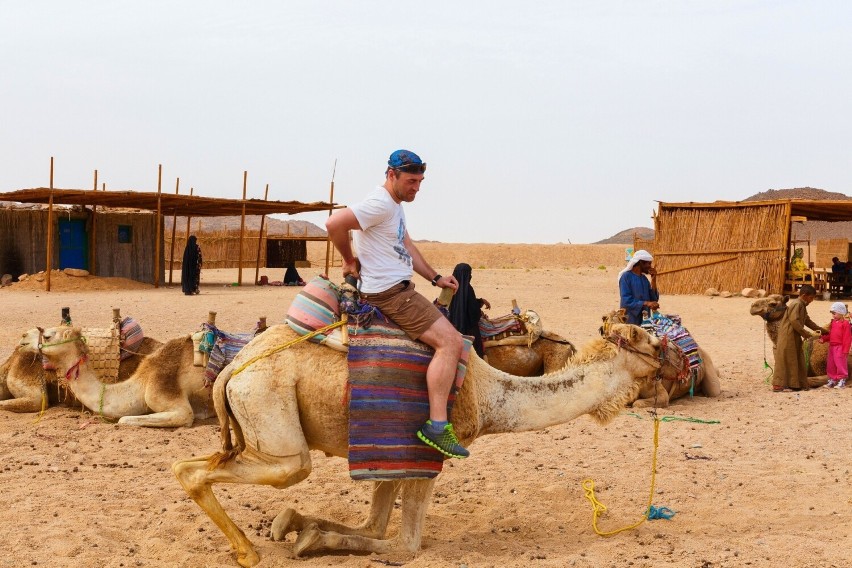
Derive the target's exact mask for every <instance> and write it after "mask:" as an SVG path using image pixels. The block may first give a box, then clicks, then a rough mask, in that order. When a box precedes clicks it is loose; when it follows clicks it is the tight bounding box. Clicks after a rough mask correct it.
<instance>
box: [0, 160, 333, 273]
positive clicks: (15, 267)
mask: <svg viewBox="0 0 852 568" xmlns="http://www.w3.org/2000/svg"><path fill="white" fill-rule="evenodd" d="M51 181H52V174H51ZM244 184H245V182H244ZM51 185H52V184H51ZM96 186H97V184H96ZM267 190H268V188H267ZM0 201H8V202H13V203H32V204H46V205H47V207H46V208H33V209H22V208H20V207H9V208H6V209H4V210H2V211H0V223H2V228H0V246H2V251H5V253H6V254H5V255H0V262H2V263H3V264H2V265H0V274H2V273H6V272H8V273H10V274H13V275H14V276H17V275H20V274H22V273H33V272H39V271H42V270H44V271H46V279H45V289H46V290H50V271H51V269H53V268H84V269H86V270H88V271H89V272H90V273H92V274H95V275H98V276H122V277H126V278H131V279H133V280H138V281H142V282H150V283H152V284H153V285H154V286H155V287H158V286H159V285H160V283H161V282H162V281H163V279H164V275H165V266H166V264H165V262H164V259H165V257H166V252H165V246H164V244H165V239H164V222H163V218H164V216H166V215H168V216H171V217H172V218H173V219H175V218H177V216H182V217H186V218H187V219H191V218H192V217H215V216H240V217H241V219H242V223H241V230H240V233H239V235H238V237H237V240H238V242H239V245H238V249H237V258H236V263H235V264H232V266H238V267H239V268H240V273H239V277H238V279H239V282H240V283H241V282H242V267H243V264H244V259H247V258H248V259H253V261H254V262H255V263H257V266H258V267H259V262H260V254H255V253H253V252H252V250H253V249H252V246H254V247H257V246H258V245H257V238H255V239H254V243H255V244H254V245H252V244H251V243H250V242H248V241H247V239H246V238H245V230H244V227H245V217H246V215H260V216H262V217H264V216H266V215H269V214H273V213H287V214H291V215H292V214H296V213H305V212H310V211H329V210H331V209H333V208H334V207H335V204H333V203H326V202H311V203H303V202H299V201H268V200H266V199H263V200H259V199H246V198H245V185H244V187H243V199H223V198H214V197H202V196H197V195H178V194H177V193H175V194H165V193H162V192H161V191H159V190H158V191H157V192H141V191H97V190H95V189H92V190H85V189H58V188H53V187H50V188H44V187H42V188H34V189H21V190H17V191H11V192H6V193H0ZM57 205H68V206H71V207H70V208H68V209H62V210H61V211H60V210H58V209H57V207H56V206H57ZM60 213H61V214H60ZM68 223H70V225H69V224H68ZM172 228H173V230H174V225H173V226H172ZM66 230H67V231H69V232H70V233H72V234H71V235H70V236H68V239H65V240H63V239H64V238H65V237H66V235H65V234H64V232H63V231H66ZM69 243H70V244H69ZM174 243H175V238H174V231H173V232H172V238H171V239H170V244H171V245H172V246H173V245H174ZM64 255H67V256H64ZM244 255H245V256H244ZM168 256H169V257H171V256H174V252H173V250H172V249H170V250H169V253H168ZM206 261H207V259H206V258H205V262H206Z"/></svg>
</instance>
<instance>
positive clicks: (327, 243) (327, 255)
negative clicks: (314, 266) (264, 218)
mask: <svg viewBox="0 0 852 568" xmlns="http://www.w3.org/2000/svg"><path fill="white" fill-rule="evenodd" d="M336 173H337V158H335V160H334V169H333V170H331V189H330V190H329V197H328V202H329V203H334V174H336ZM333 211H334V206H333V205H331V206H330V207H329V208H328V216H329V217H331V214H332V212H333ZM288 227H289V225H288ZM332 254H334V247H333V246H331V236H330V235H328V233H327V232H326V236H325V277H326V278H330V277H329V275H328V271H329V270H330V269H331V268H330V267H331V264H333V263H332V262H331V255H332Z"/></svg>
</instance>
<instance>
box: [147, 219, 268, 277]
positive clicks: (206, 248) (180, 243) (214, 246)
mask: <svg viewBox="0 0 852 568" xmlns="http://www.w3.org/2000/svg"><path fill="white" fill-rule="evenodd" d="M263 233H264V234H263V240H262V242H261V246H260V266H266V230H265V229H264V231H263ZM191 234H193V235H195V238H196V242H197V243H198V246H200V247H201V257H202V259H203V265H202V269H204V268H239V266H240V262H239V260H240V232H239V231H213V232H203V233H202V232H194V233H191ZM258 234H259V231H249V230H246V232H245V238H244V239H243V268H252V267H254V266H256V265H257V239H258ZM163 248H165V253H166V264H167V265H168V263H169V261H170V259H171V250H172V235H171V232H168V234H166V236H165V246H164V247H163ZM184 248H186V233H183V234H181V233H180V231H178V232H177V233H176V234H175V246H174V270H177V271H180V269H181V267H182V266H183V249H184Z"/></svg>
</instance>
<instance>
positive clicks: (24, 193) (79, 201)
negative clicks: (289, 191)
mask: <svg viewBox="0 0 852 568" xmlns="http://www.w3.org/2000/svg"><path fill="white" fill-rule="evenodd" d="M51 194H52V195H53V203H55V204H61V205H100V206H104V207H119V208H131V209H146V210H149V211H156V210H157V209H158V207H157V203H158V202H159V204H160V206H159V209H160V211H162V213H163V214H164V215H182V216H190V217H217V216H222V215H241V214H242V212H243V206H244V205H245V214H246V215H271V214H273V213H286V214H289V215H294V214H297V213H308V212H311V211H328V210H329V209H331V208H337V207H339V206H338V205H336V204H334V203H326V202H322V201H314V202H311V203H302V202H301V201H264V200H262V199H246V200H245V201H243V200H242V199H223V198H219V197H202V196H199V195H176V194H173V193H156V192H146V191H114V190H110V191H95V190H92V189H50V188H46V187H39V188H33V189H19V190H17V191H9V192H6V193H0V201H16V202H19V203H49V201H50V197H51Z"/></svg>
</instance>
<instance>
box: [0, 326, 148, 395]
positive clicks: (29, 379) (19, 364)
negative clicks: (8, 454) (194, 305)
mask: <svg viewBox="0 0 852 568" xmlns="http://www.w3.org/2000/svg"><path fill="white" fill-rule="evenodd" d="M161 345H162V343H160V342H159V341H157V340H156V339H153V338H150V337H146V338H144V339H143V340H142V343H140V344H139V346H138V347H137V348H136V351H134V352H133V354H131V355H130V356H129V357H127V358H126V359H122V360H121V361H120V362H119V365H118V380H119V381H123V380H125V379H127V378H129V377H130V376H131V375H132V374H133V373H134V372H135V371H136V368H137V367H139V363H141V362H142V359H143V358H144V357H145V355H148V354H150V353H153V352H154V351H156V350H157V349H158V348H159V347H160V346H161ZM55 384H57V381H56V373H55V372H54V371H52V370H46V369H44V367H43V365H42V362H41V358H40V357H39V356H38V354H36V353H32V352H28V351H24V350H23V349H21V348H20V347H18V348H16V349H15V351H13V352H12V354H11V355H10V356H9V358H8V359H6V361H4V362H3V364H2V365H0V410H9V411H11V412H38V411H39V410H41V409H42V401H43V399H44V397H47V403H48V405H52V404H58V403H59V402H60V400H59V396H58V394H57V392H56V390H57V389H51V388H48V386H49V385H55Z"/></svg>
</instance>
